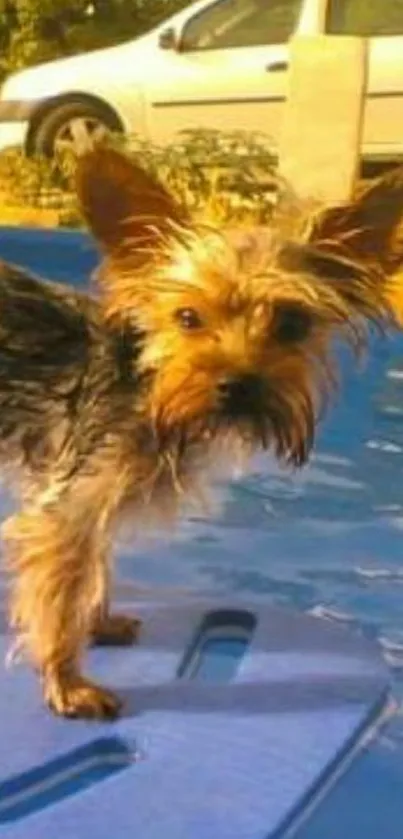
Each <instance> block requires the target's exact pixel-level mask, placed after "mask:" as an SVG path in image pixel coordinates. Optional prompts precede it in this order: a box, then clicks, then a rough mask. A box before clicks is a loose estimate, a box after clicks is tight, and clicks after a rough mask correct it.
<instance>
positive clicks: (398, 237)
mask: <svg viewBox="0 0 403 839" xmlns="http://www.w3.org/2000/svg"><path fill="white" fill-rule="evenodd" d="M402 222H403V166H400V167H398V168H396V169H393V170H392V171H389V172H387V173H386V174H385V175H383V176H381V177H379V178H377V179H376V180H374V181H372V182H371V184H370V185H369V186H368V185H367V186H364V187H361V188H360V189H359V190H358V191H357V194H356V196H355V198H354V199H353V200H352V201H351V202H350V203H349V204H346V205H344V206H338V207H332V208H329V209H326V210H324V211H322V212H320V213H318V214H317V216H316V217H315V218H314V219H313V223H312V226H311V230H310V233H309V236H308V241H309V242H310V243H311V244H313V245H314V246H315V247H316V248H317V249H319V250H321V251H322V250H324V251H327V252H328V253H334V254H335V255H336V254H339V255H340V256H341V257H344V258H346V259H347V260H349V261H351V262H355V263H357V264H361V265H365V266H368V267H373V268H375V269H376V270H377V271H379V272H381V273H382V274H383V275H384V276H385V275H391V274H393V273H394V272H395V271H396V270H398V268H399V266H400V265H401V264H402V262H403V225H402Z"/></svg>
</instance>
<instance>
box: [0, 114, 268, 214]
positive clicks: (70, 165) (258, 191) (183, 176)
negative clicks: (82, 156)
mask: <svg viewBox="0 0 403 839" xmlns="http://www.w3.org/2000/svg"><path fill="white" fill-rule="evenodd" d="M113 142H114V144H116V145H117V146H118V147H121V148H123V149H124V150H125V151H126V152H127V153H128V154H129V156H131V157H133V159H135V160H138V161H139V162H140V164H141V165H142V166H143V167H144V168H145V169H147V170H148V171H150V172H151V173H153V174H154V175H155V176H156V177H157V178H159V179H160V180H161V181H162V182H163V183H165V184H166V185H167V187H168V188H169V189H170V191H171V192H172V193H173V194H174V195H175V196H176V197H177V199H178V200H179V201H180V202H182V203H183V204H185V205H186V206H187V207H189V208H190V210H191V211H192V213H193V214H194V216H195V217H200V216H203V217H208V218H209V219H211V220H216V221H226V220H228V219H233V220H235V219H237V220H242V219H246V218H253V220H254V221H256V222H258V223H260V222H264V221H267V219H268V218H270V214H271V211H272V206H273V199H274V196H275V191H276V175H275V159H274V156H273V152H272V149H271V146H270V143H269V142H268V140H267V139H266V138H265V137H264V136H263V135H260V134H256V133H250V132H241V131H239V132H232V133H224V132H219V131H204V130H200V131H196V130H194V131H184V132H180V133H179V134H178V135H177V138H176V139H175V141H174V142H172V143H171V144H169V145H168V146H165V147H163V148H162V147H157V146H151V145H150V143H148V142H145V141H141V140H139V139H137V138H122V137H116V138H114V140H113ZM73 173H74V160H73V159H72V157H68V156H65V157H64V158H63V159H62V160H60V159H59V160H54V161H49V160H46V159H41V158H35V159H27V158H25V157H24V155H23V154H22V153H21V152H17V151H9V152H6V153H3V154H2V155H0V191H2V192H3V195H4V194H6V195H7V196H8V201H11V202H13V203H14V204H24V205H29V206H32V207H38V208H49V207H52V208H55V209H58V210H59V211H60V223H61V224H64V225H72V224H74V225H75V224H79V223H81V221H80V216H79V211H78V208H77V206H76V202H75V197H74V186H73ZM0 221H1V220H0Z"/></svg>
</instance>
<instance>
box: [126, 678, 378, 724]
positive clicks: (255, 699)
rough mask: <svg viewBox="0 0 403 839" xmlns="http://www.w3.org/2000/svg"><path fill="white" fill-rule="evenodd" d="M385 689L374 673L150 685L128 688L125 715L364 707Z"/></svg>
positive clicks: (262, 712)
mask: <svg viewBox="0 0 403 839" xmlns="http://www.w3.org/2000/svg"><path fill="white" fill-rule="evenodd" d="M379 693H380V683H379V679H377V678H376V677H375V676H370V675H368V676H364V677H363V676H361V677H358V676H344V677H341V676H333V677H330V676H327V677H323V676H321V675H320V674H317V675H315V676H313V677H311V678H309V679H308V678H305V679H303V678H298V677H293V676H292V675H290V678H284V679H283V680H281V679H278V680H273V681H270V682H267V681H254V682H249V683H245V682H244V683H236V682H235V683H234V682H233V683H226V684H225V683H221V684H220V683H215V684H214V683H211V682H210V683H206V682H205V683H203V682H192V681H191V682H185V681H184V682H182V681H180V680H179V681H173V682H171V683H167V684H159V685H153V686H147V687H133V688H123V689H120V690H119V696H120V697H121V699H122V700H123V711H122V717H123V718H126V719H127V718H131V717H139V716H142V715H144V714H148V713H154V712H166V713H168V714H171V713H177V714H210V713H211V714H223V715H228V714H230V715H237V716H251V715H259V714H260V715H267V714H277V715H283V714H295V713H298V712H315V711H316V712H323V711H326V710H331V709H335V710H336V709H340V708H342V707H343V706H344V707H346V706H349V707H352V706H354V705H355V706H362V705H363V704H364V703H368V702H370V701H372V702H373V701H374V698H375V697H376V696H377V694H379Z"/></svg>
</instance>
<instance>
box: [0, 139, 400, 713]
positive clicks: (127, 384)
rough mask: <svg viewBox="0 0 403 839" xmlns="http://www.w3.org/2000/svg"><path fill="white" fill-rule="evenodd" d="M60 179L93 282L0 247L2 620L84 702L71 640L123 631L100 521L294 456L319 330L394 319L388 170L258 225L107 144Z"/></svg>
mask: <svg viewBox="0 0 403 839" xmlns="http://www.w3.org/2000/svg"><path fill="white" fill-rule="evenodd" d="M77 190H78V196H79V199H80V202H81V207H82V210H83V214H84V217H85V218H86V220H87V222H88V226H89V228H90V230H91V231H92V234H93V235H94V237H95V239H96V241H97V242H98V244H99V246H100V249H101V251H102V252H103V261H102V263H101V265H100V267H99V269H98V272H97V276H96V283H97V288H95V289H94V290H93V291H91V292H90V293H84V292H79V291H75V290H72V289H71V288H68V287H66V286H63V285H59V284H56V283H52V282H48V281H45V280H42V279H37V278H36V277H34V276H30V275H29V274H28V273H27V272H26V271H25V270H21V269H19V268H17V267H14V266H11V265H9V264H5V263H2V264H0V457H1V461H2V467H3V470H4V472H5V474H6V476H7V478H9V479H10V480H11V481H13V482H15V485H16V489H17V491H18V495H19V498H20V499H21V506H20V508H19V512H17V514H15V515H13V516H12V517H11V518H9V519H8V521H6V523H5V524H4V527H3V533H4V542H5V547H6V560H7V562H8V567H9V568H10V570H11V573H12V578H13V587H12V592H11V623H12V626H13V627H14V628H15V629H16V631H17V639H18V642H19V643H20V644H21V646H22V648H23V649H24V650H26V652H27V654H28V656H29V657H30V659H31V661H32V663H33V665H34V666H35V667H36V668H37V670H38V673H39V674H40V677H41V680H42V684H43V692H44V697H45V700H46V702H47V704H48V705H49V706H50V708H51V709H53V711H54V712H56V713H58V714H61V715H64V716H67V717H87V718H98V719H99V718H109V717H113V716H115V715H116V714H117V713H118V711H119V707H120V702H119V699H118V697H116V696H115V695H114V693H112V692H110V691H109V690H107V689H105V688H104V687H102V686H99V685H97V684H94V683H93V682H92V681H90V680H88V679H87V678H85V677H84V676H82V675H81V671H80V659H81V657H82V654H83V650H84V648H85V646H86V644H88V643H89V642H91V641H93V642H95V643H97V642H98V643H103V644H120V643H121V644H127V643H131V642H132V641H135V640H136V637H137V635H138V631H139V621H137V620H135V619H132V618H130V617H126V616H124V615H123V616H122V615H115V614H110V612H109V606H108V577H109V566H110V557H109V554H110V544H111V540H112V538H113V535H114V533H115V532H116V529H117V527H118V526H120V525H121V524H122V523H124V522H127V523H128V524H130V522H133V523H134V528H135V529H136V528H137V530H138V531H139V530H140V531H141V530H142V529H143V528H144V527H146V526H153V525H154V526H155V524H158V525H159V524H160V523H161V522H162V524H164V525H165V524H166V523H167V522H169V521H170V520H171V519H173V518H175V517H176V516H177V515H178V513H179V511H180V508H181V505H182V501H183V499H185V500H187V499H188V498H189V497H194V498H196V499H197V497H198V492H199V490H200V487H201V482H202V479H203V478H204V476H205V475H207V476H208V475H209V472H210V469H213V468H215V467H216V466H217V463H220V464H222V467H221V466H220V467H219V468H225V464H227V466H228V465H232V464H233V462H234V461H235V460H238V459H239V457H242V458H244V457H245V456H246V457H247V456H248V455H249V454H250V453H253V452H254V451H256V450H259V449H268V450H271V451H272V452H273V454H274V455H275V456H276V457H277V458H278V460H279V461H281V462H284V463H288V464H291V465H293V466H295V467H300V466H302V465H303V464H304V463H305V462H306V460H307V458H308V456H309V453H310V451H311V448H312V445H313V442H314V434H315V428H316V426H317V422H318V419H319V417H320V415H321V413H322V409H323V408H324V407H325V406H326V402H327V400H328V397H329V396H330V395H331V393H332V391H333V390H334V389H335V387H336V385H337V369H336V367H337V365H336V360H335V356H334V353H333V352H332V347H333V344H334V341H335V340H339V339H341V340H345V341H346V342H347V343H348V344H349V345H351V346H352V347H353V349H355V350H357V349H358V350H359V349H360V348H361V347H362V346H364V345H365V343H366V341H367V336H368V334H369V332H370V328H369V327H370V325H371V324H375V325H377V326H379V327H380V328H381V329H384V328H385V327H387V325H388V323H389V322H390V320H391V315H390V306H389V285H388V284H389V280H390V278H391V277H393V274H394V273H395V272H396V270H397V268H398V266H399V263H400V258H401V250H402V249H401V247H400V243H399V223H400V219H401V216H402V210H403V175H402V172H401V171H396V172H394V173H391V174H389V175H387V176H385V177H383V178H381V179H379V180H378V181H376V182H375V183H374V184H372V185H371V186H370V187H369V188H367V189H366V190H364V191H362V192H361V194H360V195H358V196H357V198H356V200H355V201H354V202H352V203H351V204H350V205H348V206H343V207H336V208H333V209H328V210H324V211H322V212H320V213H315V214H313V215H312V217H311V218H308V219H307V220H305V221H306V223H305V221H304V223H303V224H302V223H301V224H300V223H297V222H298V219H297V217H296V216H295V214H294V217H293V218H294V222H293V224H292V225H291V226H288V227H287V225H285V223H284V215H282V214H281V213H280V212H279V213H278V219H277V221H276V219H275V218H274V220H273V224H272V225H271V226H270V229H263V228H259V229H253V228H251V229H246V228H244V229H237V230H231V229H223V230H218V229H215V228H214V227H211V226H208V225H202V224H195V223H192V221H191V219H190V218H189V216H188V215H187V213H186V212H185V210H183V209H182V208H181V207H180V206H178V205H177V204H176V203H175V201H174V200H173V198H172V197H171V196H170V195H169V194H168V192H167V190H166V189H165V188H163V186H162V185H160V184H158V183H156V182H155V181H154V179H153V178H152V177H151V176H150V175H148V174H146V173H145V172H144V171H142V170H141V168H139V167H138V166H137V165H136V164H134V163H132V162H130V161H129V159H127V158H126V157H125V156H124V155H122V154H121V153H119V152H117V151H115V150H113V149H112V148H108V147H101V146H100V147H95V148H94V149H92V150H90V151H88V152H87V153H86V154H84V155H83V156H82V157H81V159H80V160H79V161H78V166H77ZM291 228H292V229H291Z"/></svg>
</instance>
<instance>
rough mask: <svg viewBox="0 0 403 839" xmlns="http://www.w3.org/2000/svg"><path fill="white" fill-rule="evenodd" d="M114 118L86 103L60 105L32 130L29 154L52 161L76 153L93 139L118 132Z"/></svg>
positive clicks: (118, 124) (109, 113) (119, 128)
mask: <svg viewBox="0 0 403 839" xmlns="http://www.w3.org/2000/svg"><path fill="white" fill-rule="evenodd" d="M121 130H122V128H121V125H120V123H119V120H118V117H117V116H115V115H114V114H113V112H109V111H107V110H106V109H105V110H103V109H102V108H100V107H99V108H98V107H97V106H96V105H92V104H90V103H86V102H64V103H63V104H60V105H56V106H55V107H54V108H53V109H52V110H51V111H48V112H47V113H46V114H45V115H44V117H43V119H42V120H41V121H40V122H39V124H38V126H37V127H36V128H35V129H34V131H33V135H32V139H31V144H30V146H31V149H30V151H31V152H33V153H34V154H39V155H43V156H45V157H54V156H55V155H56V154H59V153H61V154H62V153H63V152H65V151H80V150H83V149H84V148H86V147H87V146H88V144H89V143H90V142H91V139H92V138H93V137H94V135H95V134H96V135H101V134H105V133H110V132H121Z"/></svg>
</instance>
